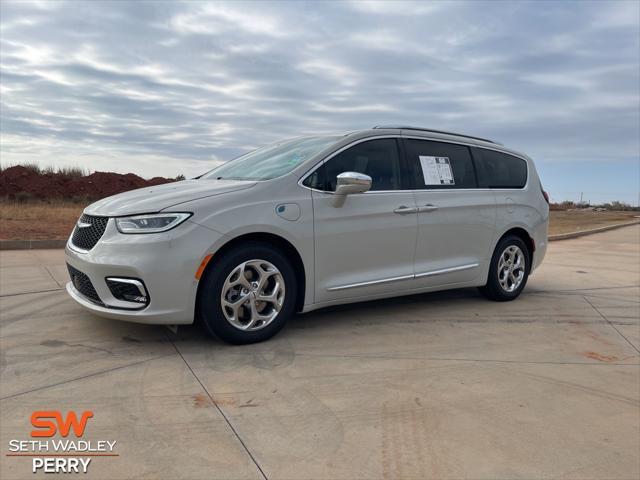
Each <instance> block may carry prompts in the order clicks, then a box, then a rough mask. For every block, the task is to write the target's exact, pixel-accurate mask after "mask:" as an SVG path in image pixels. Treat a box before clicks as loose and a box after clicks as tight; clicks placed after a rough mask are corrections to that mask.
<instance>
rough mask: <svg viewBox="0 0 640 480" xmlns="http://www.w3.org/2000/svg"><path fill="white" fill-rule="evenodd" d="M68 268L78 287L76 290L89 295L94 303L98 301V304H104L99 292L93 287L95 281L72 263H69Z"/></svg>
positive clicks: (86, 295)
mask: <svg viewBox="0 0 640 480" xmlns="http://www.w3.org/2000/svg"><path fill="white" fill-rule="evenodd" d="M67 269H68V270H69V277H71V283H73V286H74V287H76V290H78V292H80V293H81V294H82V295H84V296H85V297H87V298H88V299H89V300H91V301H92V302H93V303H97V304H98V305H104V304H103V303H102V300H100V297H99V296H98V292H96V289H95V288H93V283H91V280H89V277H87V276H86V275H85V274H84V273H82V272H81V271H80V270H77V269H75V268H73V267H72V266H71V265H69V264H68V263H67Z"/></svg>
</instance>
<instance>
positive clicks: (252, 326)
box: [196, 242, 297, 344]
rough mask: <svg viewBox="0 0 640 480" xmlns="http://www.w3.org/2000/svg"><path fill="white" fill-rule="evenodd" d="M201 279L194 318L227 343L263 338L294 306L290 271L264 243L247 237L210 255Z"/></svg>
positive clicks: (279, 255) (282, 258)
mask: <svg viewBox="0 0 640 480" xmlns="http://www.w3.org/2000/svg"><path fill="white" fill-rule="evenodd" d="M201 281H202V282H203V283H202V284H201V285H200V288H199V292H198V306H197V311H196V314H197V316H198V319H199V320H200V321H201V322H202V323H203V324H204V326H205V328H206V329H207V331H208V332H209V333H210V334H212V335H215V336H216V337H218V338H220V339H222V340H224V341H226V342H229V343H235V344H244V343H255V342H261V341H263V340H267V339H268V338H271V337H272V336H273V335H275V334H276V333H278V331H280V329H281V328H282V327H283V326H284V324H285V323H286V321H287V320H288V319H289V318H290V317H291V316H292V315H293V313H294V310H295V304H296V296H297V282H296V278H295V272H294V270H293V267H292V266H291V263H290V262H289V260H288V259H287V258H286V257H285V256H284V255H283V254H282V253H281V252H280V251H279V250H278V249H276V248H274V247H273V246H271V245H269V244H264V243H256V242H250V243H246V244H242V245H240V246H238V247H235V248H232V249H231V250H228V251H227V252H225V253H224V254H222V255H221V256H220V257H218V258H216V257H215V256H214V258H213V260H212V261H211V262H210V266H209V268H208V270H207V272H206V274H205V275H204V276H203V279H202V280H201Z"/></svg>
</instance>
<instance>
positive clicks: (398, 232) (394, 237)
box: [312, 191, 417, 302]
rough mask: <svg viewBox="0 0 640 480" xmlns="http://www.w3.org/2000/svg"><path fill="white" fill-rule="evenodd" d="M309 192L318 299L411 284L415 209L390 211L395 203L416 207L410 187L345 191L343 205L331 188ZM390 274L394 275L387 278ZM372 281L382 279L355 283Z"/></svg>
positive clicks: (353, 294)
mask: <svg viewBox="0 0 640 480" xmlns="http://www.w3.org/2000/svg"><path fill="white" fill-rule="evenodd" d="M312 196H313V211H314V225H315V262H316V265H315V271H316V302H324V301H328V300H335V299H340V298H348V297H359V296H364V295H370V294H376V293H384V292H393V291H398V290H402V289H406V288H408V285H411V278H412V277H413V254H414V251H415V242H416V230H417V213H415V211H414V212H413V213H404V214H401V213H394V210H395V209H398V208H399V207H409V208H414V207H415V204H414V197H413V194H412V193H411V192H375V191H370V192H367V193H361V194H354V195H348V196H347V197H346V199H345V201H344V203H343V204H342V206H336V202H335V201H336V196H335V195H334V194H332V193H324V192H318V191H313V193H312ZM398 277H400V278H402V277H409V278H406V279H399V278H398ZM390 279H395V280H393V281H386V280H390ZM370 282H380V283H372V284H368V285H360V286H354V285H357V284H361V283H370ZM345 287H349V288H345Z"/></svg>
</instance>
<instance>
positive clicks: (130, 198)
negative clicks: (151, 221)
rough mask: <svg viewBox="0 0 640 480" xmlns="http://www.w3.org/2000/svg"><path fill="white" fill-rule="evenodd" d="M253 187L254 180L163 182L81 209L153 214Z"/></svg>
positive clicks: (111, 213)
mask: <svg viewBox="0 0 640 480" xmlns="http://www.w3.org/2000/svg"><path fill="white" fill-rule="evenodd" d="M255 184H256V182H255V181H241V180H237V181H236V180H214V179H211V180H209V179H203V180H184V181H182V182H174V183H165V184H163V185H157V186H155V187H146V188H139V189H137V190H131V191H129V192H123V193H119V194H117V195H113V196H111V197H107V198H103V199H102V200H98V201H97V202H95V203H92V204H91V205H89V206H88V207H87V208H85V213H87V214H88V215H97V216H107V217H116V216H121V215H135V214H138V213H154V212H159V211H160V210H164V209H165V208H169V207H171V206H174V205H177V204H179V203H183V202H189V201H191V200H197V199H199V198H204V197H212V196H215V195H221V194H223V193H229V192H235V191H237V190H244V189H246V188H251V187H252V186H254V185H255Z"/></svg>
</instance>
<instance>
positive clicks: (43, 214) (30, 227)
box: [0, 201, 85, 240]
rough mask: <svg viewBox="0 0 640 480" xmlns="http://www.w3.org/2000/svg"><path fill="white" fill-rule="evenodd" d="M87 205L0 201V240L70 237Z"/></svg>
mask: <svg viewBox="0 0 640 480" xmlns="http://www.w3.org/2000/svg"><path fill="white" fill-rule="evenodd" d="M84 207H85V206H84V205H81V204H77V203H72V202H65V201H58V202H56V201H52V202H50V203H47V202H29V203H18V202H11V201H1V202H0V240H51V239H66V238H68V237H69V235H70V234H71V231H72V230H73V227H74V225H75V223H76V220H78V217H80V214H81V213H82V210H83V209H84Z"/></svg>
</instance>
